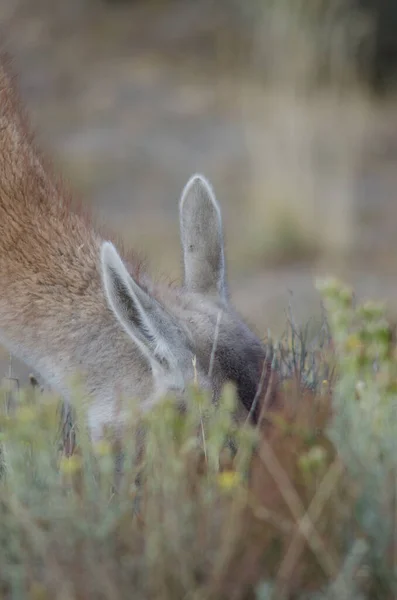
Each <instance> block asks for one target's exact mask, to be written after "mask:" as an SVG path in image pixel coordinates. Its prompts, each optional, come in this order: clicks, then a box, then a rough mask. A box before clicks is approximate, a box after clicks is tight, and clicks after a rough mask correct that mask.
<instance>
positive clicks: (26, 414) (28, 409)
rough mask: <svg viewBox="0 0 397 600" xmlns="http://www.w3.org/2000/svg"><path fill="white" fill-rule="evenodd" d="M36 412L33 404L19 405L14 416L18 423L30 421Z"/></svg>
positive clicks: (34, 417) (33, 418)
mask: <svg viewBox="0 0 397 600" xmlns="http://www.w3.org/2000/svg"><path fill="white" fill-rule="evenodd" d="M36 414H37V413H36V411H35V410H34V408H33V406H21V407H20V408H19V409H18V412H17V415H16V416H17V420H18V421H19V422H20V423H31V422H32V421H34V420H35V419H36Z"/></svg>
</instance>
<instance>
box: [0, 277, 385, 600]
mask: <svg viewBox="0 0 397 600" xmlns="http://www.w3.org/2000/svg"><path fill="white" fill-rule="evenodd" d="M321 290H322V294H323V298H324V302H325V308H326V310H327V318H325V316H324V318H323V319H322V321H321V322H320V323H319V325H320V326H318V325H317V326H316V327H314V326H313V328H312V330H311V331H310V328H309V327H306V328H303V329H302V328H299V327H298V326H297V325H296V323H295V322H294V318H293V312H292V309H290V310H289V313H288V320H287V328H286V332H285V335H284V336H281V338H280V339H279V340H278V341H274V340H273V341H272V340H271V338H270V334H269V339H268V340H267V343H268V345H269V349H270V350H271V354H270V355H269V356H271V357H272V365H273V375H274V377H275V378H276V377H277V381H278V384H277V386H276V385H275V383H276V379H274V380H272V381H273V384H274V385H271V386H270V388H269V390H270V391H268V392H266V394H265V397H264V398H262V399H261V411H262V417H263V418H262V419H261V425H260V426H259V427H258V428H255V429H254V428H253V427H252V426H250V425H249V424H248V423H247V422H246V421H244V422H238V421H236V420H235V419H234V417H233V415H234V411H235V407H236V404H235V402H236V400H235V395H234V390H233V388H232V387H229V386H227V387H226V388H225V390H224V393H223V395H222V398H221V400H220V402H219V404H218V405H216V406H214V405H212V404H211V403H210V401H209V398H208V397H207V396H205V395H204V394H203V393H202V392H200V391H199V390H197V389H196V388H195V387H194V386H193V387H192V388H191V389H190V392H189V398H188V400H189V401H188V409H187V412H186V414H184V415H181V413H179V412H178V411H177V409H176V407H175V405H174V403H173V400H172V398H168V399H167V398H166V399H164V402H163V403H162V404H161V405H159V406H158V407H157V408H156V409H155V410H154V411H153V412H152V413H150V414H149V415H146V416H145V417H144V419H143V420H142V418H141V417H139V416H138V414H137V413H135V414H134V411H133V410H132V409H131V418H130V421H129V422H128V423H126V434H125V436H124V438H123V440H122V441H121V442H118V443H117V444H116V443H115V442H114V441H112V440H113V438H112V436H111V435H110V434H111V432H110V431H109V432H108V433H109V436H108V437H105V439H104V440H103V441H102V442H100V443H99V444H96V445H93V444H92V443H91V442H90V439H89V437H88V435H87V433H86V430H85V427H84V423H85V420H84V409H83V407H82V406H81V404H80V402H79V390H78V388H76V395H75V401H74V409H75V425H77V438H76V439H77V444H76V446H75V447H74V449H73V452H65V447H64V444H63V439H62V434H61V432H60V428H59V424H60V415H59V400H58V399H57V398H55V397H53V396H51V395H47V394H43V393H39V392H38V391H37V388H32V389H30V388H29V389H28V390H26V391H24V392H20V393H19V394H17V396H16V401H15V405H14V406H13V407H12V410H10V403H9V402H6V393H5V392H4V397H3V399H4V402H3V405H4V409H3V411H2V413H1V419H0V425H1V444H2V465H3V468H2V477H1V481H0V504H1V511H0V536H1V544H0V590H1V594H2V597H3V598H18V599H19V598H37V599H38V598H43V599H44V598H51V599H58V598H59V599H61V598H62V599H64V598H84V599H86V598H104V599H114V598H129V597H131V594H133V597H134V598H145V599H149V598H159V599H160V598H161V599H165V600H166V599H167V598H169V599H172V600H176V599H178V598H181V599H182V598H195V599H202V598H203V599H204V598H205V599H207V598H208V599H212V598H214V599H222V598H236V599H240V598H241V599H253V598H255V599H258V600H267V599H270V598H277V599H279V598H310V599H313V600H314V599H316V598H323V599H331V598H338V599H339V598H349V599H351V598H353V599H354V598H382V599H383V598H385V599H386V598H387V599H388V598H392V597H394V596H393V594H394V593H395V584H396V582H395V571H394V569H395V550H394V549H395V530H396V527H395V508H394V507H395V500H394V499H395V479H394V473H395V468H396V459H395V457H396V456H397V453H396V448H395V444H396V441H395V408H394V407H395V400H396V395H397V386H396V383H395V382H396V381H397V351H396V346H395V341H394V338H393V336H392V334H391V331H392V330H391V326H390V325H389V323H388V321H387V319H386V315H385V311H384V309H383V308H382V307H381V306H378V305H376V304H373V303H366V304H361V305H359V304H356V303H355V301H354V295H353V294H352V292H351V290H349V289H348V288H346V287H344V286H342V285H341V284H339V283H337V282H333V281H327V282H325V283H324V284H323V285H322V286H321ZM270 392H272V393H270ZM273 392H274V393H273ZM6 407H7V408H6ZM143 432H144V438H142V435H143ZM142 441H144V444H143V445H142ZM120 457H122V461H120ZM120 465H122V472H121V471H120ZM380 490H381V493H380Z"/></svg>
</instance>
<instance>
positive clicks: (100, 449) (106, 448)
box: [94, 440, 112, 456]
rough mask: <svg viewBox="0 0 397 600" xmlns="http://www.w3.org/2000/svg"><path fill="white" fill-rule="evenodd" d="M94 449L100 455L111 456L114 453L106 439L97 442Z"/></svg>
mask: <svg viewBox="0 0 397 600" xmlns="http://www.w3.org/2000/svg"><path fill="white" fill-rule="evenodd" d="M94 451H95V454H97V455H98V456H109V455H110V454H111V453H112V447H111V445H110V444H109V442H107V441H106V440H101V441H100V442H98V443H97V444H95V446H94Z"/></svg>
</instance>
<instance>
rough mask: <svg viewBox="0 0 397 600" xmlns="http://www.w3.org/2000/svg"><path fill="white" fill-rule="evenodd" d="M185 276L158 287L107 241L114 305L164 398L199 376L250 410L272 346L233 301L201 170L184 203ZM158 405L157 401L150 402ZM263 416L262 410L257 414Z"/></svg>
mask: <svg viewBox="0 0 397 600" xmlns="http://www.w3.org/2000/svg"><path fill="white" fill-rule="evenodd" d="M179 217H180V234H181V243H182V253H183V265H184V281H183V286H182V287H181V288H179V289H173V288H171V287H165V288H161V289H160V288H155V287H153V286H151V285H150V284H149V283H146V282H144V283H143V282H142V281H141V280H140V281H139V282H138V281H137V280H136V279H134V277H133V276H131V275H130V274H129V272H128V270H127V268H126V266H125V264H124V263H123V261H122V259H121V258H120V256H119V254H118V253H117V251H116V249H115V247H114V246H113V245H112V244H111V243H110V242H104V243H103V245H102V248H101V267H102V278H103V284H104V289H105V294H106V297H107V301H108V304H109V307H110V308H111V310H112V311H113V313H114V315H115V318H116V319H117V320H118V321H119V323H120V335H123V333H122V331H121V329H124V332H125V333H126V334H127V335H128V336H129V337H130V339H131V344H134V345H135V346H136V347H137V348H138V349H139V351H140V352H141V354H142V355H143V356H144V357H145V359H146V361H147V363H148V364H149V365H150V368H151V374H152V378H153V387H154V390H155V394H154V396H153V397H152V400H153V398H154V399H156V401H157V399H158V398H159V397H160V396H161V395H162V394H163V393H165V392H167V391H170V390H171V391H173V392H175V393H176V394H177V395H182V397H183V393H184V390H185V387H186V385H187V384H188V383H189V382H190V381H192V380H193V379H194V378H195V377H196V378H197V381H198V383H199V385H201V386H203V387H206V388H208V389H210V390H211V392H212V394H213V397H214V399H216V398H217V397H218V395H219V393H220V391H221V388H222V386H223V384H224V383H225V382H226V381H231V382H233V383H234V384H235V385H236V388H237V392H238V395H239V399H240V401H241V403H242V404H243V405H244V406H245V408H246V409H247V410H250V409H251V406H252V403H253V401H254V398H255V396H256V394H257V391H258V386H259V382H260V381H261V380H262V379H261V374H262V370H263V367H264V362H265V358H266V354H265V348H264V346H263V345H262V343H261V341H260V340H259V339H258V338H257V337H256V335H255V334H254V333H252V331H251V330H250V329H249V328H248V326H247V325H246V324H245V323H244V322H243V321H242V320H241V319H240V318H239V316H238V315H237V314H236V312H235V311H234V309H233V308H232V306H231V305H230V303H229V298H228V291H227V282H226V274H225V257H224V244H223V233H222V219H221V212H220V208H219V205H218V203H217V201H216V199H215V196H214V194H213V191H212V189H211V187H210V185H209V183H208V182H207V181H206V179H205V178H204V177H202V176H200V175H195V176H193V177H192V178H191V179H190V180H189V181H188V183H187V185H186V187H185V189H184V190H183V193H182V197H181V200H180V204H179ZM149 405H151V402H149ZM254 416H255V413H254Z"/></svg>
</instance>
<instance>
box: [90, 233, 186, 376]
mask: <svg viewBox="0 0 397 600" xmlns="http://www.w3.org/2000/svg"><path fill="white" fill-rule="evenodd" d="M101 269H102V280H103V285H104V290H105V294H106V298H107V301H108V304H109V307H110V308H111V309H112V311H113V313H114V314H115V316H116V318H117V320H118V321H119V323H120V324H121V325H122V327H123V328H124V330H125V331H126V332H127V333H128V335H129V336H130V337H131V338H132V339H133V341H134V342H135V343H136V344H137V346H138V347H139V348H140V350H141V351H142V353H143V354H144V355H145V356H146V357H147V358H148V359H149V361H150V362H151V364H152V366H153V365H155V364H158V363H162V364H163V363H164V361H166V363H165V364H168V365H169V366H171V365H172V364H173V362H174V360H175V359H174V356H173V353H172V351H171V349H170V345H169V343H168V341H167V340H170V339H171V340H172V338H173V336H174V330H175V326H174V324H173V323H172V321H171V319H170V317H169V315H168V314H167V313H166V312H165V310H164V309H163V307H162V306H161V305H160V304H159V303H158V302H157V301H156V300H155V299H154V298H152V297H151V296H149V294H148V293H147V292H146V291H145V290H143V289H142V288H141V286H140V285H139V284H138V283H137V282H136V281H135V280H134V278H133V277H132V276H131V275H130V274H129V273H128V271H127V269H126V267H125V266H124V263H123V261H122V260H121V258H120V256H119V254H118V252H117V250H116V248H115V247H114V246H113V244H112V243H110V242H104V243H103V244H102V247H101Z"/></svg>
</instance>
